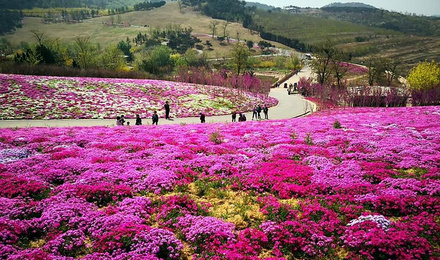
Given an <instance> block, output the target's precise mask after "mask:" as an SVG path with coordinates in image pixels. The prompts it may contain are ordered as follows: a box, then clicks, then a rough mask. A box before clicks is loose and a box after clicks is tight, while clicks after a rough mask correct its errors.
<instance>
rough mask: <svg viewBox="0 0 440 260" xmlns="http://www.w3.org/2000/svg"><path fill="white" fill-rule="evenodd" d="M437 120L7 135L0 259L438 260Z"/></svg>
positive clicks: (0, 192) (408, 111)
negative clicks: (214, 136) (216, 137)
mask: <svg viewBox="0 0 440 260" xmlns="http://www.w3.org/2000/svg"><path fill="white" fill-rule="evenodd" d="M439 119H440V108H439V107H409V108H354V109H351V108H350V109H348V108H345V109H334V110H329V111H321V112H318V113H315V114H313V115H311V116H309V117H305V118H298V119H291V120H280V121H265V122H246V123H244V124H240V125H235V124H208V125H202V124H196V125H164V126H160V127H154V128H152V127H150V126H140V127H127V128H117V127H113V128H112V127H90V128H81V127H75V128H25V129H4V130H2V131H1V132H0V155H1V156H2V157H0V159H1V161H0V259H63V260H71V259H86V260H98V259H121V260H122V259H124V260H125V259H127V260H128V259H155V260H156V259H251V260H257V259H359V260H364V259H371V260H373V259H406V260H409V259H437V258H439V257H440V250H439V242H440V236H439V234H440V225H439V218H440V206H439V205H440V170H439V165H440V135H439V133H440V123H439V122H440V120H439ZM336 120H337V121H338V122H339V123H340V125H339V126H340V127H334V122H335V121H336ZM213 133H216V136H221V138H220V139H221V141H220V142H217V141H216V140H214V138H213Z"/></svg>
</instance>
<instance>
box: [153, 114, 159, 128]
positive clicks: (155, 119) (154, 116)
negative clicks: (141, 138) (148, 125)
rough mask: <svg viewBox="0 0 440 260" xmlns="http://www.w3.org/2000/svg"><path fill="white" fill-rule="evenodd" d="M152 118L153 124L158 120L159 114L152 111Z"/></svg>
mask: <svg viewBox="0 0 440 260" xmlns="http://www.w3.org/2000/svg"><path fill="white" fill-rule="evenodd" d="M151 119H152V120H153V125H154V124H155V125H157V123H158V122H159V116H158V115H157V111H154V113H153V117H152V118H151Z"/></svg>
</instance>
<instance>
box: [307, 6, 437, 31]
mask: <svg viewBox="0 0 440 260" xmlns="http://www.w3.org/2000/svg"><path fill="white" fill-rule="evenodd" d="M321 10H322V12H315V13H314V14H310V15H316V16H320V17H324V18H328V19H336V20H340V21H347V22H352V23H357V24H362V25H366V26H371V27H377V28H383V29H390V30H394V31H398V32H401V33H404V34H410V35H419V36H440V18H438V17H427V16H418V15H412V14H403V13H397V12H390V11H387V10H383V9H377V8H367V7H361V8H360V7H352V6H325V7H322V8H321Z"/></svg>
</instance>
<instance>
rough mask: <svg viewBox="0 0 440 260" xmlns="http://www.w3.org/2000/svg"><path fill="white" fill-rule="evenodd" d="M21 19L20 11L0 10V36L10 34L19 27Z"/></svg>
mask: <svg viewBox="0 0 440 260" xmlns="http://www.w3.org/2000/svg"><path fill="white" fill-rule="evenodd" d="M22 19H23V13H22V12H20V11H15V10H6V9H0V35H3V34H5V33H9V32H12V31H14V30H15V28H16V27H21V20H22Z"/></svg>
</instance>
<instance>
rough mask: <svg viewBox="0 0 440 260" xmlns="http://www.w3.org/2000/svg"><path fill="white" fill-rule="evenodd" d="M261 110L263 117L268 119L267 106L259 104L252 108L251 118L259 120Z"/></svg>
mask: <svg viewBox="0 0 440 260" xmlns="http://www.w3.org/2000/svg"><path fill="white" fill-rule="evenodd" d="M261 111H263V113H264V119H269V108H268V107H267V106H266V105H264V107H261V106H260V105H256V106H254V109H253V110H252V120H254V118H255V120H261Z"/></svg>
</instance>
